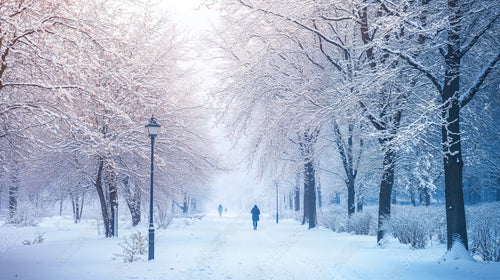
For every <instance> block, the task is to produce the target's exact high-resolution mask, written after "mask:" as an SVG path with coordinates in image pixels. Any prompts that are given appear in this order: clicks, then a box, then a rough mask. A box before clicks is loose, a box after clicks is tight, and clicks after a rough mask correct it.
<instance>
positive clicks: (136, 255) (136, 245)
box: [115, 232, 148, 262]
mask: <svg viewBox="0 0 500 280" xmlns="http://www.w3.org/2000/svg"><path fill="white" fill-rule="evenodd" d="M147 244H148V239H147V238H146V237H145V236H143V235H142V233H140V232H136V233H133V234H131V235H130V236H129V237H128V238H127V237H125V238H124V239H123V242H121V243H120V246H121V247H122V252H121V253H120V254H115V255H116V256H118V257H121V258H122V259H123V262H134V261H137V260H140V259H142V257H141V256H142V255H145V254H146V248H147Z"/></svg>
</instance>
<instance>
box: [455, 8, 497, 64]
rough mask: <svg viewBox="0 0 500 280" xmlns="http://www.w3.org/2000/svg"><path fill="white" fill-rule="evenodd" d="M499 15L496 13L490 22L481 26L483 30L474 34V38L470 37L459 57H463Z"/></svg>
mask: <svg viewBox="0 0 500 280" xmlns="http://www.w3.org/2000/svg"><path fill="white" fill-rule="evenodd" d="M499 17H500V14H498V15H496V16H495V17H494V18H493V19H492V20H491V21H490V23H488V25H486V27H485V28H483V30H481V32H479V34H477V35H476V36H474V38H472V40H471V41H470V42H469V44H468V45H467V46H465V48H463V49H462V51H461V52H460V57H463V56H464V55H465V54H466V53H467V52H468V51H469V50H470V49H471V48H472V47H473V46H474V45H475V44H476V43H477V42H478V41H479V39H480V38H481V36H483V34H484V33H486V31H488V30H489V29H490V28H491V26H492V25H493V24H494V23H495V21H496V20H497V19H498V18H499Z"/></svg>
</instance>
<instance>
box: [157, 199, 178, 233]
mask: <svg viewBox="0 0 500 280" xmlns="http://www.w3.org/2000/svg"><path fill="white" fill-rule="evenodd" d="M168 208H169V207H167V206H164V205H161V204H157V205H156V209H157V211H156V217H155V222H156V224H157V226H158V228H167V227H168V225H169V224H170V222H172V219H173V218H174V213H172V212H169V211H167V210H168Z"/></svg>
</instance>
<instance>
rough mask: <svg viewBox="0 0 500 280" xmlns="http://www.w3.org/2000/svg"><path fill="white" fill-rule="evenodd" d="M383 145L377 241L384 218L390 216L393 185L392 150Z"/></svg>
mask: <svg viewBox="0 0 500 280" xmlns="http://www.w3.org/2000/svg"><path fill="white" fill-rule="evenodd" d="M382 147H384V163H383V164H384V168H383V172H382V181H381V182H380V193H379V206H378V231H377V243H379V242H380V240H382V238H384V235H385V229H384V224H385V222H386V219H387V218H389V217H390V216H391V193H392V187H393V185H394V166H395V161H394V151H393V150H392V148H391V147H387V146H385V145H382Z"/></svg>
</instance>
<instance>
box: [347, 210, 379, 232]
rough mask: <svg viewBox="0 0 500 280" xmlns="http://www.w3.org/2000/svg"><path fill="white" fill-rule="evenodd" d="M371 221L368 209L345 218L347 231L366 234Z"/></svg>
mask: <svg viewBox="0 0 500 280" xmlns="http://www.w3.org/2000/svg"><path fill="white" fill-rule="evenodd" d="M373 221H374V219H373V216H372V214H371V213H370V211H366V210H365V211H363V212H356V213H354V214H352V215H351V216H350V217H349V218H348V219H347V232H351V233H354V234H363V235H368V234H370V229H372V227H373V226H372V224H373Z"/></svg>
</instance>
